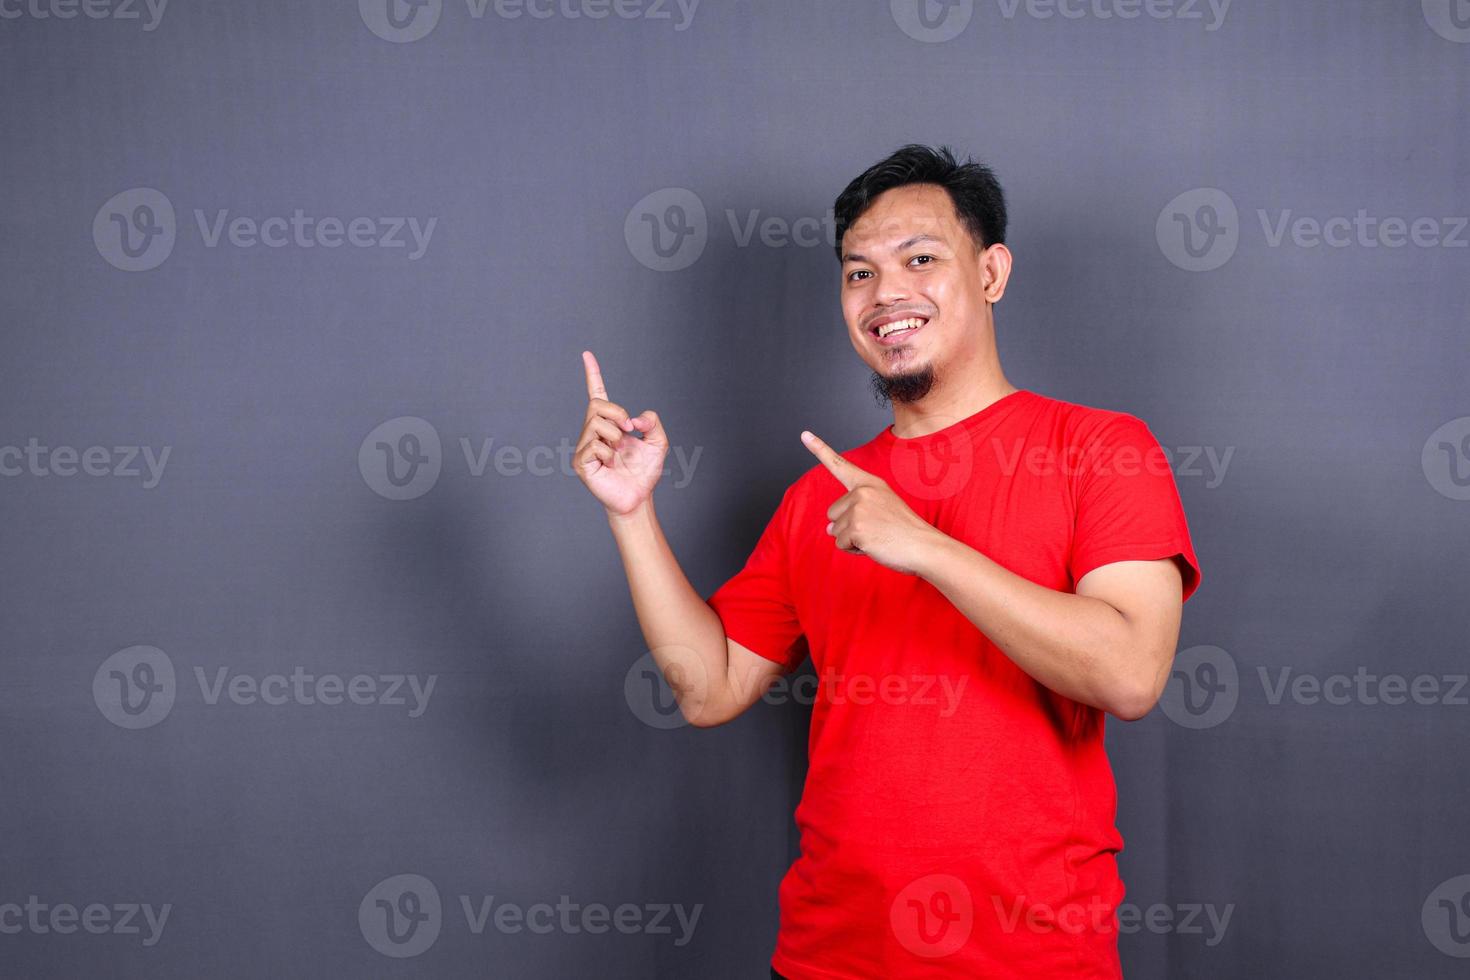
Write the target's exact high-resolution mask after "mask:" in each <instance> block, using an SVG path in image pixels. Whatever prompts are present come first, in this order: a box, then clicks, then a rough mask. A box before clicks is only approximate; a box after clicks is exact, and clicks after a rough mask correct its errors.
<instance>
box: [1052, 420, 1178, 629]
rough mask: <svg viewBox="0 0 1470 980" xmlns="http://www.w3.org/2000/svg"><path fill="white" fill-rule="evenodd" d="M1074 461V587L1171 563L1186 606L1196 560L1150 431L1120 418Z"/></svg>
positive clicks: (1164, 459) (1169, 471)
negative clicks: (1126, 564) (1153, 563)
mask: <svg viewBox="0 0 1470 980" xmlns="http://www.w3.org/2000/svg"><path fill="white" fill-rule="evenodd" d="M1079 458H1080V459H1081V460H1082V465H1081V466H1079V467H1078V470H1077V473H1076V484H1075V494H1076V498H1075V499H1076V527H1075V529H1074V532H1073V537H1072V554H1071V562H1070V566H1069V568H1070V571H1071V573H1072V581H1073V582H1080V581H1081V580H1082V577H1083V576H1084V575H1086V574H1087V573H1088V572H1090V571H1092V570H1093V569H1094V568H1098V567H1100V566H1102V565H1107V564H1110V563H1112V562H1115V561H1147V560H1150V559H1156V558H1174V559H1175V561H1176V562H1177V563H1178V564H1179V570H1180V572H1181V574H1182V575H1183V578H1184V600H1186V601H1187V600H1188V599H1189V597H1190V596H1191V595H1193V594H1194V591H1195V589H1197V588H1198V587H1199V582H1200V570H1199V560H1198V559H1197V558H1196V557H1195V554H1194V544H1193V543H1192V542H1191V541H1190V538H1189V525H1188V524H1187V523H1186V522H1185V518H1184V505H1183V503H1182V502H1181V501H1180V499H1179V488H1178V487H1177V486H1176V485H1175V483H1174V470H1173V467H1172V466H1171V464H1170V461H1169V457H1168V454H1167V453H1165V452H1164V449H1163V447H1162V446H1160V445H1159V441H1158V439H1157V438H1155V437H1154V434H1153V432H1152V431H1151V430H1150V429H1149V427H1148V425H1147V424H1146V423H1144V422H1143V420H1141V419H1139V418H1136V417H1134V416H1132V415H1121V416H1119V417H1118V418H1117V419H1115V420H1113V421H1110V422H1108V423H1107V424H1106V425H1104V426H1103V427H1102V428H1101V429H1100V430H1099V431H1098V432H1097V434H1096V435H1095V436H1094V437H1093V438H1092V439H1091V440H1090V441H1089V442H1088V444H1087V446H1086V448H1085V450H1084V451H1083V452H1082V453H1081V455H1080V457H1079Z"/></svg>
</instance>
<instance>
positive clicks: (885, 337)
mask: <svg viewBox="0 0 1470 980" xmlns="http://www.w3.org/2000/svg"><path fill="white" fill-rule="evenodd" d="M842 254H843V262H842V315H843V318H844V319H845V320H846V321H847V331H848V335H849V337H850V339H851V340H852V345H853V347H854V349H856V350H857V352H858V356H859V357H861V358H862V359H863V361H864V362H865V363H866V364H867V365H868V366H869V367H870V368H872V369H873V372H874V375H875V376H874V379H873V380H874V387H875V389H876V390H877V391H878V392H879V394H880V396H887V397H892V398H894V399H895V400H901V401H915V400H917V399H918V398H922V397H923V395H924V394H926V393H927V392H928V390H929V388H930V386H931V385H932V384H933V381H934V378H935V377H936V376H942V375H943V373H944V370H945V368H946V366H947V365H949V364H950V363H952V362H953V361H954V359H955V358H956V356H957V355H959V356H963V355H964V353H965V352H966V351H967V350H968V348H969V347H970V346H971V345H972V344H974V343H975V342H976V341H977V340H978V333H979V332H978V329H977V328H978V325H979V324H980V323H981V322H982V317H983V316H984V313H985V295H984V290H983V283H982V279H981V263H980V251H979V249H978V246H977V244H976V243H975V241H974V239H973V238H971V237H970V233H969V231H968V229H966V228H965V225H964V223H963V222H962V221H961V220H960V216H959V215H958V214H957V213H956V212H955V209H954V202H952V201H951V200H950V197H949V194H948V192H946V191H945V190H944V188H942V187H939V186H937V185H935V184H909V185H906V186H903V187H895V188H894V189H893V190H890V191H885V192H883V193H882V194H880V195H879V196H878V197H876V198H874V200H873V203H872V204H871V205H870V206H869V207H868V209H867V210H866V211H864V212H863V214H862V216H861V217H859V218H858V219H857V220H856V221H854V222H853V223H852V225H851V226H849V228H848V229H847V233H846V234H845V235H844V236H843V239H842Z"/></svg>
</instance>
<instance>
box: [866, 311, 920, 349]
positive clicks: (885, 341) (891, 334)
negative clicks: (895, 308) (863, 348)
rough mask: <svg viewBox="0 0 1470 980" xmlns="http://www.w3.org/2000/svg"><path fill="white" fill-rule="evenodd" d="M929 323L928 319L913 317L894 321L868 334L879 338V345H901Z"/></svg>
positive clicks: (881, 325)
mask: <svg viewBox="0 0 1470 980" xmlns="http://www.w3.org/2000/svg"><path fill="white" fill-rule="evenodd" d="M928 322H929V318H928V317H923V316H911V317H908V318H906V319H903V320H893V321H891V322H889V323H884V324H880V325H879V326H877V327H874V328H872V329H871V330H869V331H868V332H869V333H871V334H872V335H873V336H874V337H875V338H877V341H878V343H880V344H882V345H884V346H885V347H887V346H890V345H893V344H897V343H901V342H902V341H903V340H904V339H905V338H907V337H909V336H911V335H912V334H913V333H914V332H915V331H917V330H919V329H920V328H921V327H923V326H924V324H926V323H928Z"/></svg>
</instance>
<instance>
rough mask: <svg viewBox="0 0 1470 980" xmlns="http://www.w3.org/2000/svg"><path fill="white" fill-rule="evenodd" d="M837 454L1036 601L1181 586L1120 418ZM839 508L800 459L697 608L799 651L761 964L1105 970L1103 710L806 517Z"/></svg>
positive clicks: (1167, 523) (1084, 410)
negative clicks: (741, 551)
mask: <svg viewBox="0 0 1470 980" xmlns="http://www.w3.org/2000/svg"><path fill="white" fill-rule="evenodd" d="M843 456H844V457H846V458H847V459H848V460H850V461H851V462H853V463H855V464H856V465H857V466H859V467H861V468H862V469H863V470H866V471H867V472H869V473H872V474H874V475H875V476H879V477H881V478H883V479H884V480H885V481H887V482H888V485H889V486H890V487H892V488H893V490H894V491H895V492H896V493H898V495H899V496H900V497H902V498H903V500H904V501H905V502H906V503H907V504H908V505H909V506H910V507H912V508H913V509H914V511H915V512H916V513H917V514H918V515H919V516H921V517H922V518H924V520H926V521H928V522H929V523H930V524H933V525H934V526H935V527H937V528H938V529H939V530H941V531H943V532H944V533H945V534H947V535H949V536H950V537H953V538H956V539H958V540H960V541H963V542H965V543H966V544H968V545H969V546H970V547H972V548H974V549H976V550H977V551H979V552H981V553H982V554H984V555H986V556H987V557H989V558H990V559H992V560H993V561H995V562H997V563H999V564H1000V565H1002V566H1004V567H1005V568H1007V569H1009V570H1010V571H1012V572H1015V573H1016V574H1017V575H1020V576H1022V577H1024V578H1026V579H1029V580H1030V581H1032V582H1036V583H1038V584H1040V585H1044V586H1046V587H1047V588H1050V589H1056V590H1057V591H1060V592H1068V593H1070V592H1074V591H1075V585H1076V582H1077V581H1078V580H1079V579H1081V578H1082V576H1083V575H1085V574H1086V573H1087V572H1089V571H1091V570H1092V569H1094V568H1097V567H1098V566H1099V565H1105V564H1108V563H1109V562H1116V561H1124V560H1131V559H1155V558H1169V557H1173V556H1179V557H1178V559H1177V560H1179V561H1180V562H1181V570H1182V571H1183V573H1184V598H1185V599H1188V598H1189V596H1190V594H1192V593H1193V592H1194V590H1195V588H1196V587H1197V586H1198V584H1199V579H1200V574H1199V566H1198V562H1197V560H1196V558H1195V555H1194V548H1193V546H1192V544H1191V542H1190V539H1189V529H1188V526H1187V525H1186V523H1185V518H1184V509H1183V507H1182V505H1181V504H1180V501H1179V494H1178V490H1177V488H1176V487H1175V484H1174V476H1173V473H1172V471H1171V469H1170V466H1169V461H1168V459H1167V457H1166V455H1165V454H1164V451H1163V449H1162V448H1161V447H1160V445H1159V443H1158V441H1157V439H1155V438H1154V436H1153V434H1152V433H1151V432H1150V431H1149V428H1148V426H1147V425H1145V424H1144V423H1143V422H1142V421H1140V420H1139V419H1137V418H1135V417H1134V416H1131V415H1127V414H1124V413H1120V412H1112V411H1105V410H1102V409H1096V408H1089V407H1086V406H1082V405H1075V404H1071V403H1068V402H1064V401H1059V400H1057V399H1053V398H1048V397H1046V396H1044V395H1040V394H1036V393H1034V392H1031V391H1026V390H1020V391H1015V392H1013V393H1011V394H1009V395H1007V396H1005V397H1003V398H1001V399H999V400H998V401H996V402H994V403H993V404H991V405H989V406H987V407H986V408H984V409H982V410H981V411H979V412H977V413H975V414H974V415H971V416H970V417H968V418H966V419H963V420H961V421H959V422H957V423H955V424H953V425H950V426H948V427H947V428H944V429H941V430H939V431H937V432H932V433H930V434H928V435H925V436H920V437H918V438H914V439H900V438H898V437H896V436H894V435H893V432H892V430H891V429H884V431H883V432H882V433H881V434H880V435H878V436H877V437H876V438H875V439H873V440H872V441H871V442H869V443H868V444H867V445H864V446H861V447H859V448H857V449H854V450H851V451H849V452H846V453H843ZM843 493H844V490H843V487H842V485H841V484H840V483H838V481H837V480H836V479H835V478H834V477H833V476H832V475H831V474H830V473H828V472H827V470H826V469H825V468H824V467H822V466H821V465H815V466H813V467H812V469H810V470H808V471H807V472H806V473H805V474H803V475H802V476H801V478H800V479H798V480H797V481H796V482H795V483H794V484H792V485H791V486H790V487H789V488H788V489H787V490H786V493H785V495H784V496H783V497H782V498H781V503H780V506H779V507H778V508H777V510H776V513H775V516H774V517H772V518H771V521H770V523H769V524H768V525H767V527H766V529H765V531H764V532H763V533H762V535H761V537H760V540H759V541H758V542H757V544H756V546H755V549H754V551H753V553H752V554H751V556H750V558H749V560H748V561H747V563H746V564H745V567H744V568H743V569H742V570H741V571H740V572H738V573H737V574H736V575H735V576H734V577H732V578H731V579H730V580H729V581H728V582H726V583H725V584H724V585H722V586H721V587H720V588H719V589H718V590H717V591H716V592H715V593H714V595H712V596H711V597H710V599H709V603H710V605H711V606H712V607H713V608H714V609H715V611H716V612H717V613H718V614H719V616H720V619H721V621H722V622H723V623H724V627H725V632H726V633H727V635H729V636H730V638H731V639H733V640H735V641H736V642H738V643H741V644H744V645H745V646H747V647H749V648H750V649H751V650H753V651H755V652H756V653H758V654H760V655H761V656H763V657H766V658H768V659H770V660H774V661H777V662H779V663H782V664H784V665H786V666H787V668H788V669H791V668H795V667H796V666H797V665H798V664H799V663H800V662H801V661H802V659H803V658H804V657H805V655H806V654H807V653H808V652H810V654H811V658H812V663H813V666H814V668H815V672H816V678H815V681H814V683H813V684H812V685H811V686H814V687H815V691H812V690H811V686H809V687H808V688H807V689H806V693H807V694H809V695H812V696H814V698H815V700H814V701H813V708H812V718H811V736H810V740H809V743H808V754H809V757H810V765H809V770H808V773H807V779H806V787H805V789H804V791H803V793H802V797H801V803H800V805H799V806H798V807H797V809H796V823H797V826H798V827H799V828H800V830H801V856H800V857H799V858H798V859H797V860H796V861H795V863H793V864H792V866H791V868H790V870H788V871H787V873H786V876H785V877H784V878H783V879H782V882H781V887H780V892H779V899H780V906H781V927H780V933H779V937H778V939H777V943H776V951H775V955H774V957H773V959H772V961H771V963H772V966H774V967H775V968H776V970H778V971H779V972H781V973H782V974H784V975H786V976H788V977H792V978H793V980H817V978H851V980H869V978H873V977H883V978H911V977H912V978H920V977H986V978H989V980H999V978H1006V977H1017V978H1020V977H1025V978H1032V980H1034V978H1038V977H1067V978H1069V980H1077V978H1083V977H1106V978H1118V977H1121V975H1122V974H1121V971H1120V969H1119V965H1118V951H1117V930H1116V922H1115V919H1114V917H1113V915H1114V910H1115V908H1116V906H1117V904H1118V902H1119V901H1120V900H1121V899H1122V896H1123V883H1122V881H1121V880H1120V879H1119V877H1118V870H1117V866H1116V864H1115V861H1114V855H1115V854H1116V853H1117V852H1118V851H1119V850H1120V849H1121V848H1122V846H1123V840H1122V837H1121V835H1120V834H1119V833H1118V830H1117V828H1116V827H1115V826H1114V814H1115V789H1114V786H1113V774H1112V770H1111V768H1110V767H1109V765H1108V759H1107V755H1106V753H1105V752H1104V749H1103V718H1104V713H1103V712H1102V711H1100V710H1098V709H1097V708H1092V707H1088V706H1086V705H1083V704H1079V703H1078V702H1076V701H1073V700H1071V699H1070V698H1066V697H1063V696H1061V695H1059V694H1055V693H1053V692H1052V691H1050V690H1048V689H1047V688H1045V687H1043V686H1042V685H1041V684H1039V683H1037V682H1036V681H1034V680H1032V678H1031V677H1030V676H1029V675H1028V674H1026V673H1025V672H1023V671H1022V670H1021V669H1020V668H1019V667H1017V666H1016V665H1015V663H1013V662H1012V661H1011V660H1010V659H1009V658H1008V657H1007V656H1006V655H1005V654H1004V653H1003V652H1002V651H1001V650H1000V648H999V647H997V646H995V644H993V643H992V642H991V641H990V640H989V639H987V638H986V637H985V635H984V634H983V633H981V632H980V630H979V629H977V628H976V627H975V625H974V624H973V623H971V622H970V621H969V620H967V619H966V618H965V617H964V616H963V615H962V614H961V613H960V612H959V610H957V609H956V608H955V607H954V606H953V605H952V604H951V603H950V602H949V600H948V599H946V598H945V597H944V595H943V594H942V593H940V592H939V590H938V589H936V588H935V587H934V586H932V585H930V584H929V583H928V582H926V581H924V580H923V579H921V578H919V577H917V576H910V575H904V574H901V573H899V572H895V571H892V570H890V569H887V568H884V567H883V566H881V565H879V564H878V563H877V562H875V561H873V560H872V559H870V558H867V557H865V556H862V555H853V554H848V553H846V552H843V551H839V550H838V549H837V547H836V544H835V539H834V538H832V537H831V536H830V535H828V534H827V532H826V528H827V516H826V512H827V508H828V507H830V506H831V505H832V503H833V502H834V501H836V500H837V498H838V497H840V496H841V495H842V494H843ZM803 638H804V640H805V642H802V640H803ZM795 690H796V692H798V693H800V692H802V688H801V687H800V686H797V687H796V688H795Z"/></svg>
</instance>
